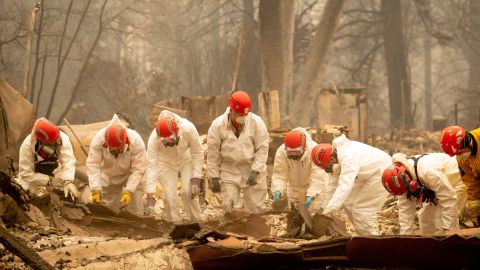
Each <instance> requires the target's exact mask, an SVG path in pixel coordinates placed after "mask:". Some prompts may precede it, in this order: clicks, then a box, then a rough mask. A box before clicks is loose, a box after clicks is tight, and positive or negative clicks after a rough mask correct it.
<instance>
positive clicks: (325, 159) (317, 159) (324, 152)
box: [311, 143, 333, 169]
mask: <svg viewBox="0 0 480 270" xmlns="http://www.w3.org/2000/svg"><path fill="white" fill-rule="evenodd" d="M332 153H333V146H332V145H331V144H328V143H320V144H317V145H316V146H315V147H314V148H313V149H312V154H311V155H312V162H313V164H315V165H317V166H318V167H320V168H322V169H326V168H328V163H330V157H331V156H332Z"/></svg>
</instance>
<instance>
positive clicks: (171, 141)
mask: <svg viewBox="0 0 480 270" xmlns="http://www.w3.org/2000/svg"><path fill="white" fill-rule="evenodd" d="M178 139H179V138H178V136H177V135H175V134H172V135H170V136H168V137H160V142H161V143H162V144H163V145H165V146H175V145H177V144H178Z"/></svg>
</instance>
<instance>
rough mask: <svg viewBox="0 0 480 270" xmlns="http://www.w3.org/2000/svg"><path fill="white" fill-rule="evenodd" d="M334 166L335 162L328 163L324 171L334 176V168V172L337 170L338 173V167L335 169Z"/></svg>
mask: <svg viewBox="0 0 480 270" xmlns="http://www.w3.org/2000/svg"><path fill="white" fill-rule="evenodd" d="M335 165H338V164H336V163H335V162H331V161H330V162H329V163H328V167H327V168H326V169H325V171H326V172H327V173H329V174H334V171H333V168H335V169H336V170H339V171H340V166H338V169H337V168H336V167H335Z"/></svg>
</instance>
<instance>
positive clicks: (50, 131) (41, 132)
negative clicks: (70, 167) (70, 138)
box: [34, 118, 60, 144]
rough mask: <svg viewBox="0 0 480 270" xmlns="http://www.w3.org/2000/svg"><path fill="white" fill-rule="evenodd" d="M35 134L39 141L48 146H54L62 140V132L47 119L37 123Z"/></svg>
mask: <svg viewBox="0 0 480 270" xmlns="http://www.w3.org/2000/svg"><path fill="white" fill-rule="evenodd" d="M34 134H35V137H36V138H37V140H39V141H41V142H42V143H46V144H54V143H55V142H57V141H58V140H59V139H60V130H59V129H58V128H57V127H56V126H55V124H53V123H52V122H50V121H48V120H47V119H45V118H41V119H39V120H38V121H37V123H36V124H35V128H34Z"/></svg>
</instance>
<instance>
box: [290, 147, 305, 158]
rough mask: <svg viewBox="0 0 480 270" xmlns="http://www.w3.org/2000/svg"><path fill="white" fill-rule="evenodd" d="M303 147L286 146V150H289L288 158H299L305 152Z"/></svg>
mask: <svg viewBox="0 0 480 270" xmlns="http://www.w3.org/2000/svg"><path fill="white" fill-rule="evenodd" d="M304 150H305V149H304V148H303V147H298V148H288V147H285V152H287V158H289V159H293V160H299V159H300V158H301V157H302V155H303V152H304Z"/></svg>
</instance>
